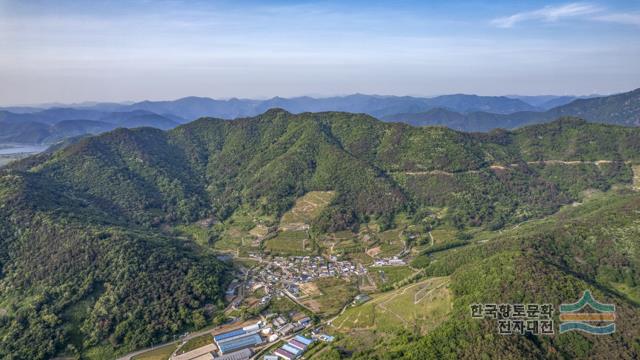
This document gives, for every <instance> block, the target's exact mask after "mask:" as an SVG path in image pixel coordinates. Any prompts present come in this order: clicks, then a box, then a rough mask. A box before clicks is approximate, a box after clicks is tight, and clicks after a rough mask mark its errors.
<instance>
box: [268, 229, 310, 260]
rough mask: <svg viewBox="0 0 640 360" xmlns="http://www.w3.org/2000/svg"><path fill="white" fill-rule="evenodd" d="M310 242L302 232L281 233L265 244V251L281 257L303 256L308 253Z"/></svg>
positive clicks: (304, 232) (305, 233)
mask: <svg viewBox="0 0 640 360" xmlns="http://www.w3.org/2000/svg"><path fill="white" fill-rule="evenodd" d="M311 248H312V245H311V241H310V240H309V236H308V235H307V232H306V231H304V230H291V231H281V232H279V233H278V235H277V236H276V237H274V238H273V239H269V240H267V241H266V242H265V249H266V250H269V251H270V252H271V253H277V254H283V255H304V254H307V253H309V252H310V250H311Z"/></svg>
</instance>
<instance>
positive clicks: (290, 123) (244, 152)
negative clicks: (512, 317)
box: [0, 109, 640, 359]
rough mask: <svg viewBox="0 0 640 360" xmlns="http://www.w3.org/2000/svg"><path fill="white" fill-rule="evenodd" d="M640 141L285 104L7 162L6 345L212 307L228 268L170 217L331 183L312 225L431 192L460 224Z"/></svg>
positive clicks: (427, 200)
mask: <svg viewBox="0 0 640 360" xmlns="http://www.w3.org/2000/svg"><path fill="white" fill-rule="evenodd" d="M639 147H640V129H637V128H625V127H619V126H611V125H600V124H590V123H586V122H585V121H582V120H578V119H573V118H564V119H560V120H558V121H555V122H551V123H549V124H543V125H536V126H531V127H526V128H523V129H519V130H517V131H513V132H510V131H504V130H497V131H494V132H491V133H487V134H469V133H462V132H457V131H454V130H450V129H447V128H442V127H425V128H416V127H412V126H409V125H406V124H396V123H383V122H380V121H377V120H376V119H374V118H371V117H369V116H366V115H361V114H349V113H333V112H329V113H303V114H299V115H293V114H291V113H288V112H286V111H284V110H281V109H272V110H269V111H268V112H266V113H264V114H262V115H260V116H257V117H254V118H244V119H238V120H235V121H227V120H220V119H211V118H203V119H199V120H197V121H194V122H192V123H189V124H186V125H182V126H179V127H177V128H175V129H173V130H170V131H167V132H165V131H161V130H157V129H151V128H139V129H118V130H115V131H112V132H109V133H105V134H103V135H100V136H95V137H89V138H86V139H82V140H80V141H78V142H77V143H74V144H71V145H69V146H67V147H65V148H63V149H60V150H58V151H56V152H53V153H50V154H41V155H39V156H37V157H32V158H28V159H25V160H22V161H19V162H16V163H13V164H11V165H10V166H9V167H8V168H7V169H4V170H2V171H1V172H0V214H1V215H2V216H0V221H1V223H0V232H1V233H2V234H3V236H2V237H1V239H2V243H1V244H0V265H1V266H2V272H1V274H2V278H1V279H0V288H2V290H3V291H2V292H1V294H2V295H0V308H2V309H3V310H5V311H6V316H3V317H2V322H0V341H1V343H0V355H2V356H4V357H9V358H11V357H10V356H13V358H15V359H22V358H36V359H37V358H48V357H51V356H52V355H54V354H57V353H59V352H61V351H63V350H65V349H66V352H68V353H73V352H74V351H75V352H81V353H83V352H86V351H95V350H93V349H95V348H100V347H105V346H109V347H113V348H115V349H117V350H118V351H125V350H130V349H132V348H135V347H141V346H145V345H149V344H150V343H152V342H154V341H158V340H163V339H164V340H166V339H167V338H168V336H169V335H170V334H174V333H176V332H177V331H180V330H182V329H185V328H189V327H198V326H202V325H203V323H204V322H206V321H211V319H213V318H215V317H216V316H217V312H216V309H220V308H221V306H222V301H221V296H220V294H221V289H222V288H223V286H224V285H225V283H226V281H228V280H229V279H228V278H225V276H224V274H225V267H224V266H223V265H221V264H220V263H219V262H218V261H217V260H216V259H215V257H213V256H212V255H210V254H208V253H207V252H201V251H198V250H197V249H194V248H193V245H192V244H190V243H189V242H185V241H183V240H179V239H176V238H175V237H172V236H170V235H168V234H165V233H163V232H162V231H161V228H162V226H163V225H166V224H189V223H193V222H195V221H198V220H200V219H204V218H214V219H225V218H227V217H229V216H230V215H231V214H233V213H234V212H235V211H237V209H238V208H240V207H241V206H244V207H249V208H251V209H255V211H257V212H261V213H265V214H275V215H276V216H279V215H281V214H282V213H283V212H284V211H286V210H288V209H289V208H290V207H291V205H292V204H293V202H294V201H295V199H296V198H298V197H300V196H301V195H303V194H305V193H307V192H309V191H313V190H333V191H335V192H336V196H335V198H334V200H333V201H332V202H331V203H330V204H329V206H327V208H326V209H325V210H324V211H323V213H322V214H321V216H319V218H318V219H317V220H315V221H314V223H313V228H312V231H317V232H324V231H336V230H341V229H353V228H357V227H358V226H359V224H361V223H363V222H368V221H376V222H378V223H380V224H381V226H382V227H384V226H391V222H392V219H393V218H394V216H395V215H397V214H398V213H400V212H405V213H408V214H410V215H411V216H413V217H415V218H416V219H417V220H416V222H417V223H420V222H421V221H422V219H423V218H425V217H428V216H429V215H430V211H431V210H430V209H431V207H434V206H436V207H441V208H445V209H446V214H445V218H444V219H445V220H444V221H447V222H449V223H450V224H451V225H452V226H454V227H456V228H459V229H464V228H466V227H478V226H483V227H487V228H490V229H500V228H503V227H504V226H505V225H507V224H514V223H518V222H520V221H523V220H527V219H534V218H538V217H541V216H544V215H549V214H551V213H553V212H555V211H556V210H557V209H558V208H559V207H560V206H561V205H563V204H568V203H570V202H572V201H575V200H577V199H578V198H579V196H580V193H581V192H583V191H584V190H587V189H600V190H607V189H610V188H611V186H612V185H614V184H619V183H622V184H629V183H631V181H632V178H633V173H632V169H631V165H632V163H637V162H638V161H640V151H638V150H639ZM554 161H555V162H554ZM571 161H573V162H575V163H568V164H565V163H563V162H571ZM72 318H73V319H76V320H75V321H71V320H70V319H72Z"/></svg>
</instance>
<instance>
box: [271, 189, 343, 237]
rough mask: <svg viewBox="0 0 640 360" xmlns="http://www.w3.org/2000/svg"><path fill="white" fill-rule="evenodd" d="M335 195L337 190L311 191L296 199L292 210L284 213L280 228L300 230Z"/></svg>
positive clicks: (316, 215) (318, 213)
mask: <svg viewBox="0 0 640 360" xmlns="http://www.w3.org/2000/svg"><path fill="white" fill-rule="evenodd" d="M334 196H335V191H310V192H308V193H306V194H305V195H304V196H302V197H301V198H299V199H297V200H296V203H295V205H294V206H293V208H291V210H289V211H287V212H286V213H285V214H284V215H282V219H281V220H280V228H281V229H284V230H299V229H302V228H306V227H305V226H307V227H308V225H309V224H310V222H311V221H312V220H313V219H315V218H316V217H318V215H320V213H321V212H322V210H324V208H326V207H327V205H329V202H331V200H332V199H333V197H334Z"/></svg>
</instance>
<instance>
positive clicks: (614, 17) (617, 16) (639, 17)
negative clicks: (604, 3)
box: [593, 13, 640, 26]
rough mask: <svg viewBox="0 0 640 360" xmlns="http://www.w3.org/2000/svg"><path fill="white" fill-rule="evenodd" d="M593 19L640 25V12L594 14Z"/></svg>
mask: <svg viewBox="0 0 640 360" xmlns="http://www.w3.org/2000/svg"><path fill="white" fill-rule="evenodd" d="M593 20H598V21H604V22H610V23H616V24H623V25H636V26H640V13H628V14H627V13H610V14H602V15H598V16H594V17H593Z"/></svg>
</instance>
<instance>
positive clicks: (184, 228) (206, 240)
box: [174, 224, 214, 246]
mask: <svg viewBox="0 0 640 360" xmlns="http://www.w3.org/2000/svg"><path fill="white" fill-rule="evenodd" d="M174 230H175V231H176V232H178V234H180V235H183V236H189V237H191V238H192V239H193V240H194V241H195V242H197V243H198V244H200V245H202V246H209V245H210V239H211V237H212V235H213V233H214V230H212V229H209V228H205V227H202V226H200V225H197V224H191V225H178V226H176V227H175V228H174Z"/></svg>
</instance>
